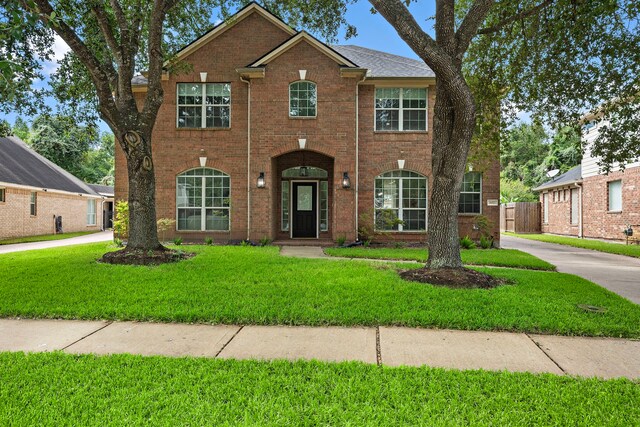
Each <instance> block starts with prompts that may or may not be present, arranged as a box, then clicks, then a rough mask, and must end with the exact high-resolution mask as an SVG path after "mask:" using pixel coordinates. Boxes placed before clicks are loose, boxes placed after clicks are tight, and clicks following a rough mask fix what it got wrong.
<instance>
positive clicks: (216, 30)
mask: <svg viewBox="0 0 640 427" xmlns="http://www.w3.org/2000/svg"><path fill="white" fill-rule="evenodd" d="M253 13H258V14H260V15H261V16H262V17H264V18H266V19H267V20H268V21H270V22H271V23H273V24H274V25H275V26H276V27H279V28H281V29H282V30H283V31H284V32H286V33H288V34H289V35H292V36H293V35H294V34H296V30H294V29H293V28H291V27H290V26H288V25H287V24H285V22H284V21H283V20H282V19H280V18H278V17H277V16H275V15H274V14H273V13H271V12H269V11H268V10H266V9H265V8H263V7H262V6H260V5H259V4H257V3H255V2H252V3H249V4H248V5H247V6H245V7H244V8H242V9H240V11H238V12H236V13H235V14H234V15H232V16H231V17H229V19H227V20H226V21H224V22H222V23H220V24H219V25H217V26H215V27H213V28H212V29H211V30H209V31H208V32H206V33H205V34H204V35H203V36H201V37H199V38H197V39H196V40H194V41H193V42H191V43H190V44H188V45H187V46H185V47H183V48H182V49H180V50H179V51H178V52H177V53H176V57H177V59H183V58H184V57H186V56H188V55H190V54H192V53H193V52H195V51H196V50H198V49H200V48H201V47H202V46H204V45H205V44H207V43H209V42H210V41H212V40H213V39H215V38H216V37H218V36H219V35H221V34H222V33H224V32H225V31H227V30H228V29H230V28H231V27H233V26H234V25H237V24H238V23H239V22H240V21H242V20H244V19H245V18H246V17H248V16H250V15H251V14H253Z"/></svg>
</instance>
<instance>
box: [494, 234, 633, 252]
mask: <svg viewBox="0 0 640 427" xmlns="http://www.w3.org/2000/svg"><path fill="white" fill-rule="evenodd" d="M503 234H504V235H505V236H513V237H520V238H522V239H529V240H536V241H538V242H547V243H557V244H559V245H566V246H573V247H576V248H584V249H592V250H594V251H600V252H607V253H610V254H616V255H627V256H631V257H635V258H640V245H635V244H634V245H625V244H620V243H607V242H601V241H600V240H589V239H579V238H577V237H567V236H554V235H552V234H516V233H503Z"/></svg>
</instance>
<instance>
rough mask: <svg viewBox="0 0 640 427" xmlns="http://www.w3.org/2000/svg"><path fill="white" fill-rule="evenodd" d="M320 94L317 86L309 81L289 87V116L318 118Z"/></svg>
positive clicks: (295, 83) (294, 83) (292, 84)
mask: <svg viewBox="0 0 640 427" xmlns="http://www.w3.org/2000/svg"><path fill="white" fill-rule="evenodd" d="M317 105H318V93H317V87H316V84H315V83H313V82H309V81H299V82H293V83H291V84H290V85H289V116H290V117H316V115H317Z"/></svg>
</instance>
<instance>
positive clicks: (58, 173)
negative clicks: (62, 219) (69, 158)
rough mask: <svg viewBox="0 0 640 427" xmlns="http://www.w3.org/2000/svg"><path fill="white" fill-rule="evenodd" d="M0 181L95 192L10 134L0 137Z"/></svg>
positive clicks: (79, 191)
mask: <svg viewBox="0 0 640 427" xmlns="http://www.w3.org/2000/svg"><path fill="white" fill-rule="evenodd" d="M0 182H4V183H7V184H18V185H26V186H30V187H38V188H43V189H44V188H46V189H51V190H61V191H68V192H70V193H82V194H90V195H92V196H97V195H98V194H97V193H96V192H95V191H93V190H92V189H91V188H90V187H89V186H88V185H87V184H85V183H84V182H82V181H81V180H79V179H78V178H76V177H75V176H73V175H71V174H70V173H69V172H67V171H65V170H64V169H62V168H61V167H60V166H58V165H56V164H54V163H53V162H51V161H49V160H47V159H46V158H44V157H42V156H41V155H40V154H38V153H36V152H35V151H33V150H32V149H31V148H30V147H29V146H28V145H27V144H25V143H24V142H22V141H21V140H20V139H19V138H16V137H14V136H10V137H6V138H0Z"/></svg>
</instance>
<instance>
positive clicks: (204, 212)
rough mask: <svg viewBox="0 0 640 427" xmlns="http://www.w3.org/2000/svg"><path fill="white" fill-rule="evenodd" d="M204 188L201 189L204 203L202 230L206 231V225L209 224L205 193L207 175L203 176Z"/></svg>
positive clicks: (201, 212) (202, 202)
mask: <svg viewBox="0 0 640 427" xmlns="http://www.w3.org/2000/svg"><path fill="white" fill-rule="evenodd" d="M201 179H202V189H201V191H200V197H201V200H200V204H201V205H202V207H201V208H200V231H205V230H206V225H207V208H206V205H207V203H206V199H205V194H206V191H207V189H206V187H205V186H206V185H207V177H206V176H203V177H202V178H201Z"/></svg>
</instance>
